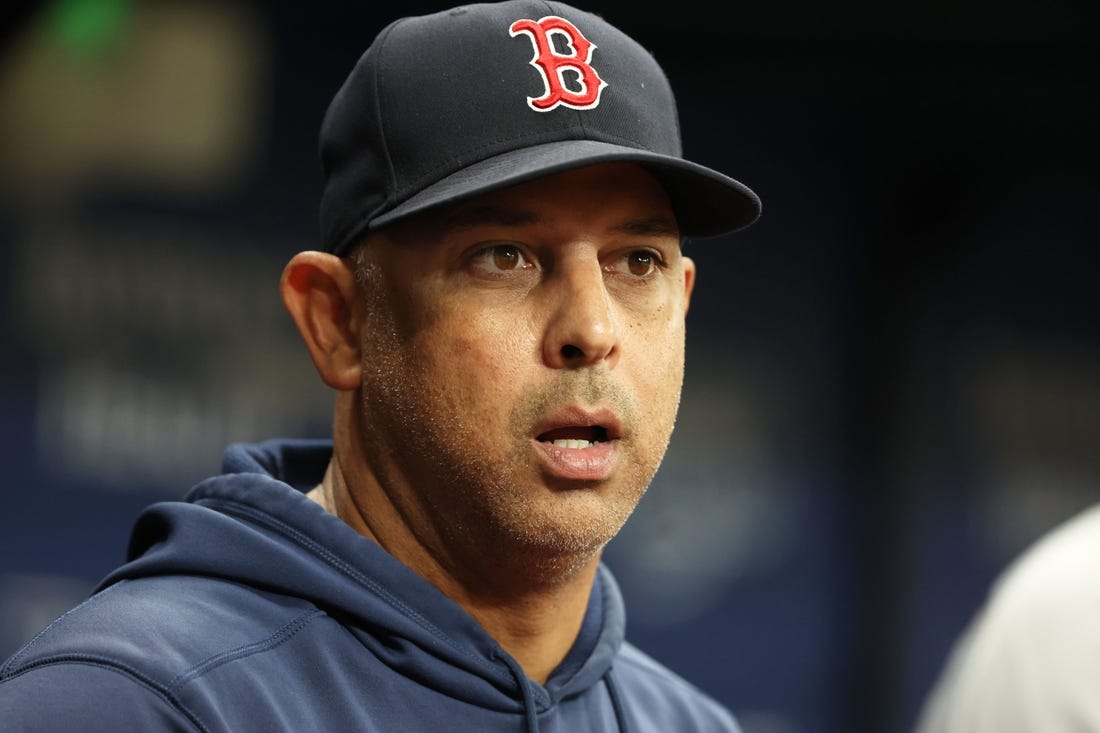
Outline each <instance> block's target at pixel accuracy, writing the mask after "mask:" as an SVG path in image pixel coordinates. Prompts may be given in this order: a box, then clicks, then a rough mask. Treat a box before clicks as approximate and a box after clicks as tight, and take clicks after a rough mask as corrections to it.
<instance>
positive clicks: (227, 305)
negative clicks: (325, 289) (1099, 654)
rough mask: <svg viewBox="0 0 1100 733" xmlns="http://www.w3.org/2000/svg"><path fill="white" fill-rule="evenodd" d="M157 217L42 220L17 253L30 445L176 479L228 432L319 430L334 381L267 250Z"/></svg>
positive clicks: (51, 458)
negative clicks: (296, 319) (313, 359)
mask: <svg viewBox="0 0 1100 733" xmlns="http://www.w3.org/2000/svg"><path fill="white" fill-rule="evenodd" d="M157 229H158V231H156V232H154V231H145V230H143V229H141V228H140V227H135V226H132V225H131V226H130V227H129V228H119V227H117V226H116V227H113V228H111V229H109V230H107V229H98V230H97V229H96V228H94V227H85V228H84V229H82V230H80V231H79V232H76V231H73V230H67V231H61V232H57V231H54V232H50V233H48V234H40V235H39V236H37V237H27V238H25V239H24V240H23V242H24V243H23V246H22V247H21V249H20V250H19V252H18V253H17V257H16V262H15V269H16V277H15V278H14V280H13V282H15V283H17V284H18V287H17V290H16V291H15V293H14V297H15V303H14V306H15V307H14V312H15V314H16V319H17V322H18V323H19V326H20V329H21V331H22V333H23V336H24V338H25V339H26V341H27V342H28V346H29V348H30V350H33V351H34V352H36V354H35V355H36V356H37V358H38V360H39V361H40V365H41V366H40V369H39V375H40V376H39V379H38V385H39V386H38V394H37V399H36V414H35V426H36V437H37V444H38V449H39V455H38V459H39V462H40V464H41V466H42V468H44V469H46V470H49V471H53V472H57V473H60V474H61V475H62V477H72V478H79V479H86V480H88V481H91V482H95V483H100V484H103V485H104V486H106V487H110V488H114V489H118V490H124V491H128V490H147V491H150V492H162V491H171V492H173V493H178V492H179V491H181V490H183V489H186V487H188V486H190V485H191V484H192V483H194V482H195V481H198V480H201V479H202V478H205V477H206V476H209V475H211V474H212V473H216V472H217V471H218V468H219V465H220V458H221V454H222V451H223V450H224V448H225V446H226V445H227V444H228V443H230V442H235V441H253V440H263V439H266V438H272V437H280V436H286V435H294V436H301V435H304V434H310V433H311V432H315V431H316V430H318V429H327V424H328V421H329V419H330V413H331V407H332V405H331V393H330V392H328V391H327V389H326V388H325V387H324V385H323V384H322V383H321V382H320V380H319V379H318V378H317V376H316V374H315V372H314V371H313V367H312V364H310V362H309V357H308V355H307V353H306V351H305V349H304V348H303V347H302V346H301V342H300V340H299V339H298V336H297V334H296V333H295V332H294V330H293V324H292V323H291V321H290V318H289V316H288V315H287V314H286V313H285V311H284V310H283V306H282V302H281V301H280V299H279V295H278V280H279V274H280V268H281V263H280V262H279V261H278V260H279V257H278V256H277V255H273V254H272V253H271V252H263V251H256V250H255V249H253V250H249V248H248V247H247V246H244V245H242V244H241V243H239V242H224V241H223V242H218V243H216V244H214V245H212V244H211V242H210V241H208V240H206V239H204V238H203V237H202V236H201V235H199V234H192V235H190V236H187V235H181V234H180V233H179V232H178V230H177V231H175V232H172V233H169V234H166V233H165V229H164V228H163V227H162V226H161V227H157Z"/></svg>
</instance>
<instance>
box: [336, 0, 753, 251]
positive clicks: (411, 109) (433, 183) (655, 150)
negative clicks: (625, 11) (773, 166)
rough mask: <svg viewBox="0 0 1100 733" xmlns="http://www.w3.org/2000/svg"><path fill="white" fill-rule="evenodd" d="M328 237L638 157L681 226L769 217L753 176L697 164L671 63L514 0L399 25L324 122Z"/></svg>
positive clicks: (534, 1) (346, 237)
mask: <svg viewBox="0 0 1100 733" xmlns="http://www.w3.org/2000/svg"><path fill="white" fill-rule="evenodd" d="M320 156H321V166H322V170H323V174H324V192H323V195H322V199H321V236H322V244H323V246H324V247H325V248H326V249H327V250H328V251H330V252H334V253H336V254H340V255H342V254H345V253H346V252H347V251H348V250H349V249H350V248H351V247H352V245H354V244H355V243H356V242H357V241H358V240H359V239H360V238H361V237H362V236H363V235H364V234H365V233H366V232H368V231H370V230H373V229H377V228H379V227H382V226H384V225H386V224H390V223H392V222H396V221H398V220H400V219H403V218H405V217H408V216H410V215H413V214H417V213H420V212H424V211H428V210H430V209H433V208H436V207H439V206H443V205H446V204H450V203H454V202H457V201H461V200H463V199H466V198H469V197H471V196H475V195H478V194H481V193H486V192H488V191H492V190H496V189H499V188H504V187H506V186H511V185H514V184H517V183H521V182H524V181H529V180H531V179H534V178H538V177H541V176H545V175H548V174H551V173H557V172H560V171H564V170H568V169H572V168H578V167H581V166H585V165H591V164H595V163H604V162H612V161H633V162H636V163H639V164H641V165H642V166H644V167H645V168H646V169H647V170H649V171H650V172H651V173H652V174H653V175H654V176H655V177H656V178H657V179H658V180H659V181H660V182H661V183H662V185H663V186H664V187H665V189H666V190H667V191H668V194H669V198H670V200H671V203H672V207H673V210H674V212H675V214H676V218H677V221H678V223H679V225H680V230H681V233H682V234H683V235H684V236H688V237H708V236H716V235H720V234H726V233H729V232H732V231H735V230H737V229H741V228H743V227H746V226H748V225H749V224H751V223H752V222H753V221H755V220H756V219H757V217H758V216H759V215H760V199H759V198H758V197H757V195H756V194H755V193H753V192H752V191H751V190H750V189H749V188H748V187H747V186H745V185H744V184H742V183H740V182H738V181H736V180H734V179H732V178H730V177H728V176H726V175H723V174H722V173H719V172H717V171H714V170H711V169H710V168H707V167H705V166H702V165H699V164H696V163H692V162H690V161H687V160H684V158H683V157H682V150H681V144H680V123H679V119H678V116H677V110H676V102H675V98H674V96H673V93H672V89H671V87H670V86H669V83H668V79H667V78H666V76H665V74H664V71H663V70H662V69H661V67H660V66H659V65H658V63H657V61H656V60H655V59H654V58H653V56H652V55H651V54H650V53H649V52H648V51H647V50H646V49H645V48H643V47H642V46H641V45H639V44H638V43H637V42H636V41H634V40H633V39H632V38H630V37H629V36H627V35H626V34H625V33H623V32H622V31H620V30H619V29H618V28H616V27H614V26H612V25H611V24H609V23H608V22H607V21H605V20H603V19H602V18H600V17H599V16H597V15H593V14H592V13H588V12H584V11H582V10H578V9H576V8H574V7H571V6H569V5H566V4H564V3H560V2H545V1H542V0H507V1H506V2H499V3H481V4H474V5H467V6H462V7H457V8H454V9H451V10H445V11H442V12H438V13H433V14H430V15H423V16H417V17H407V18H402V19H400V20H397V21H394V22H393V23H391V24H390V25H388V26H387V27H386V28H384V29H383V30H382V31H381V32H380V33H379V34H378V36H377V37H376V38H375V40H374V42H373V43H372V44H371V46H370V47H369V48H368V49H367V50H366V52H365V53H364V54H363V55H362V56H361V57H360V59H359V61H358V62H357V63H356V65H355V67H354V68H353V69H352V71H351V74H350V75H349V76H348V78H347V80H346V81H345V82H344V84H343V86H341V88H340V90H339V91H338V92H337V94H336V96H335V98H334V99H333V100H332V103H331V104H330V106H329V108H328V110H327V112H326V114H325V118H324V122H323V123H322V125H321V135H320Z"/></svg>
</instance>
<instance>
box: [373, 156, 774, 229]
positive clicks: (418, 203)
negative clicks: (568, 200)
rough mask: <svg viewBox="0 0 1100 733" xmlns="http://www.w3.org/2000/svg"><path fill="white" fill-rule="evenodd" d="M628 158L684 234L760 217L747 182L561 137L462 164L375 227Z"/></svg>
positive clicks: (702, 168)
mask: <svg viewBox="0 0 1100 733" xmlns="http://www.w3.org/2000/svg"><path fill="white" fill-rule="evenodd" d="M616 161H631V162H635V163H639V164H641V165H643V166H644V167H645V168H646V169H648V170H649V171H650V172H651V173H653V175H654V176H656V177H657V179H658V180H659V181H660V182H661V184H662V185H663V186H664V187H665V189H666V190H667V191H668V194H669V199H670V201H671V203H672V208H673V211H674V212H675V213H676V219H677V222H678V223H679V225H680V233H681V234H682V235H683V236H685V237H713V236H718V235H721V234H728V233H730V232H733V231H736V230H738V229H742V228H744V227H746V226H748V225H749V224H752V223H753V222H754V221H756V219H757V218H758V217H759V216H760V208H761V206H760V198H759V197H758V196H757V195H756V194H755V193H753V191H752V190H751V189H749V187H748V186H746V185H744V184H743V183H741V182H740V181H736V180H734V179H732V178H729V177H728V176H725V175H723V174H721V173H718V172H717V171H713V170H711V169H710V168H707V167H705V166H702V165H698V164H696V163H692V162H690V161H686V160H683V159H682V158H677V157H673V156H670V155H660V154H658V153H651V152H648V151H645V150H638V149H637V148H630V147H626V146H623V145H613V144H611V143H604V142H598V141H595V140H563V141H558V142H552V143H545V144H542V145H534V146H529V147H525V148H521V149H519V150H512V151H509V152H507V153H503V154H501V155H497V156H494V157H492V158H487V159H485V160H482V161H479V162H477V163H474V164H473V165H470V166H467V167H466V168H463V169H462V170H460V171H457V172H455V173H453V174H451V175H449V176H447V177H446V178H443V179H441V180H439V181H436V182H435V183H432V184H431V185H429V186H427V187H426V188H424V189H423V190H421V191H420V192H419V193H417V194H416V195H414V196H412V197H410V198H409V199H407V200H406V201H404V202H402V203H401V204H400V205H398V206H396V207H394V208H393V209H391V210H389V211H386V212H385V213H382V214H380V215H378V216H376V217H374V218H373V219H372V220H371V221H370V222H369V224H368V227H369V228H370V229H377V228H379V227H382V226H384V225H386V224H390V223H392V222H395V221H398V220H399V219H404V218H405V217H408V216H411V215H413V214H418V213H421V212H424V211H427V210H429V209H434V208H436V207H439V206H444V205H447V204H451V203H456V202H458V201H462V200H464V199H468V198H470V197H472V196H476V195H478V194H482V193H488V192H489V191H494V190H497V189H500V188H505V187H507V186H512V185H515V184H517V183H523V182H524V181H530V180H532V179H535V178H540V177H542V176H545V175H549V174H552V173H559V172H561V171H565V170H570V169H572V168H580V167H582V166H586V165H593V164H596V163H609V162H616Z"/></svg>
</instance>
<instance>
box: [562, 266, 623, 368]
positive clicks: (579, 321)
mask: <svg viewBox="0 0 1100 733" xmlns="http://www.w3.org/2000/svg"><path fill="white" fill-rule="evenodd" d="M547 285H548V286H549V288H550V290H551V292H552V297H551V298H550V308H551V313H550V318H549V320H548V322H547V325H546V334H545V337H544V342H543V361H544V362H545V363H546V364H547V365H548V366H550V367H553V368H555V369H576V368H580V367H586V366H594V365H596V364H599V363H601V362H608V366H609V367H614V366H615V363H616V362H617V361H618V359H619V348H620V344H619V337H620V330H621V328H622V324H621V323H620V322H619V314H618V312H617V310H616V307H615V302H614V300H613V298H612V296H611V294H610V293H609V292H608V290H607V283H606V281H605V280H604V273H603V268H602V266H601V265H600V263H599V261H598V260H595V259H592V260H588V261H584V262H571V263H568V264H565V265H563V266H562V267H561V268H560V269H559V270H558V271H557V272H556V273H554V275H553V276H552V278H551V281H550V282H548V283H547Z"/></svg>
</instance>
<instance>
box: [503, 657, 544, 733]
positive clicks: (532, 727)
mask: <svg viewBox="0 0 1100 733" xmlns="http://www.w3.org/2000/svg"><path fill="white" fill-rule="evenodd" d="M500 658H501V659H502V660H504V663H505V664H506V665H508V669H509V670H511V672H512V676H513V677H515V678H516V684H518V685H519V689H520V692H521V693H522V694H523V714H524V716H525V718H526V721H527V733H539V716H538V709H537V708H536V707H535V696H534V695H532V694H531V685H529V684H528V683H527V673H526V672H524V671H523V669H522V668H520V666H519V663H518V662H516V661H515V660H514V659H512V657H511V656H509V655H507V654H502V655H500Z"/></svg>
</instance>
